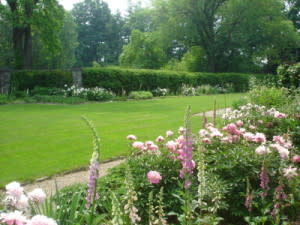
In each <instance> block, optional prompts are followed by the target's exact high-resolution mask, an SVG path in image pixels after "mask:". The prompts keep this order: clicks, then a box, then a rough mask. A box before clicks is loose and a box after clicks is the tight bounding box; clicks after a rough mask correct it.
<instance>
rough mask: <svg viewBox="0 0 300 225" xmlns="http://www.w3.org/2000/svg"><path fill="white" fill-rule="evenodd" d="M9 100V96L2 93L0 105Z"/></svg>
mask: <svg viewBox="0 0 300 225" xmlns="http://www.w3.org/2000/svg"><path fill="white" fill-rule="evenodd" d="M8 102H9V100H8V96H7V95H2V94H0V105H3V104H7V103H8Z"/></svg>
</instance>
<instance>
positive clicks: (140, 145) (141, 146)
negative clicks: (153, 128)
mask: <svg viewBox="0 0 300 225" xmlns="http://www.w3.org/2000/svg"><path fill="white" fill-rule="evenodd" d="M132 147H133V148H136V149H140V150H144V149H145V146H144V143H143V142H140V141H135V142H133V143H132Z"/></svg>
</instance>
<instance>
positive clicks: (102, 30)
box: [72, 0, 122, 66]
mask: <svg viewBox="0 0 300 225" xmlns="http://www.w3.org/2000/svg"><path fill="white" fill-rule="evenodd" d="M72 14H73V17H74V19H75V22H76V24H77V27H78V29H77V30H78V42H79V46H78V48H77V50H76V57H77V65H78V66H91V65H92V63H93V61H96V62H97V63H100V64H102V63H103V64H107V63H112V61H116V60H117V57H116V56H115V55H116V54H119V52H120V50H117V51H116V48H119V49H121V46H119V45H115V44H113V43H116V42H118V41H121V36H120V35H121V32H120V30H119V29H120V25H121V23H122V21H121V20H120V18H119V17H118V16H117V17H114V16H113V15H112V14H111V12H110V9H109V8H108V5H107V3H105V2H104V1H101V0H84V1H83V2H80V3H77V4H75V5H74V8H73V10H72Z"/></svg>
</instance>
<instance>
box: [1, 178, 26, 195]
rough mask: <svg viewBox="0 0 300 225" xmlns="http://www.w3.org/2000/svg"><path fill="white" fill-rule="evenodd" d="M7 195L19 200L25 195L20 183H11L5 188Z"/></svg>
mask: <svg viewBox="0 0 300 225" xmlns="http://www.w3.org/2000/svg"><path fill="white" fill-rule="evenodd" d="M5 188H6V193H7V194H8V195H11V196H13V197H15V198H16V199H19V198H20V197H21V195H22V194H23V190H24V189H23V188H22V187H21V185H20V183H18V182H15V181H14V182H11V183H9V184H7V185H6V186H5Z"/></svg>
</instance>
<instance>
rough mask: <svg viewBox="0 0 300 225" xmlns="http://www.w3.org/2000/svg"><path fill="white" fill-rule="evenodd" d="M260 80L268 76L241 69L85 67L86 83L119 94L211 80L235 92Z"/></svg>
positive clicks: (175, 90)
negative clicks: (169, 69)
mask: <svg viewBox="0 0 300 225" xmlns="http://www.w3.org/2000/svg"><path fill="white" fill-rule="evenodd" d="M253 76H255V77H257V78H258V79H259V80H261V79H264V78H265V77H268V75H262V74H256V75H255V74H238V73H187V72H176V71H163V70H141V69H140V70H134V69H120V68H117V67H115V68H113V67H111V68H109V67H107V68H85V69H83V79H82V81H83V85H84V86H85V87H94V86H99V87H103V88H106V89H110V90H112V91H113V92H114V93H116V94H117V95H121V94H123V92H125V93H127V94H128V93H130V92H131V91H137V90H144V91H151V90H154V89H157V88H158V87H160V88H168V89H169V91H170V93H172V94H178V93H179V92H180V90H181V87H182V84H187V85H190V86H193V87H196V86H201V85H206V84H209V85H211V86H219V87H220V88H230V89H232V91H233V92H243V91H247V90H248V87H249V84H248V83H249V79H250V78H251V77H253Z"/></svg>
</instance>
